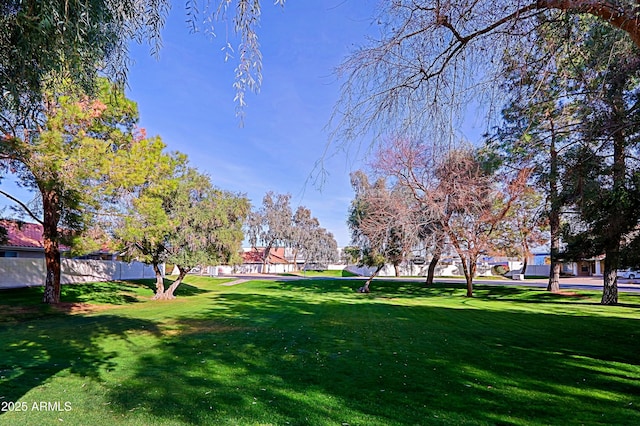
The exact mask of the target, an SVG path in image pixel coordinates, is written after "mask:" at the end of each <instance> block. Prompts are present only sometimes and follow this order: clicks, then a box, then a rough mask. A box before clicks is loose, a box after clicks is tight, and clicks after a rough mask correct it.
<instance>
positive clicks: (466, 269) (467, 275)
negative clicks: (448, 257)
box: [460, 256, 475, 297]
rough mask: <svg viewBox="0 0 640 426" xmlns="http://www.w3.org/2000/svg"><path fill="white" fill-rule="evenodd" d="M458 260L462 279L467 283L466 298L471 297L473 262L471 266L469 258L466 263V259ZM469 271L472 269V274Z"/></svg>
mask: <svg viewBox="0 0 640 426" xmlns="http://www.w3.org/2000/svg"><path fill="white" fill-rule="evenodd" d="M460 260H462V270H463V271H464V277H465V279H466V282H467V297H473V273H475V262H473V265H472V262H471V257H469V261H468V263H467V259H465V258H464V257H462V256H460ZM470 266H471V268H470ZM471 269H473V272H472V271H471Z"/></svg>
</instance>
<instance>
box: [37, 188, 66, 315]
mask: <svg viewBox="0 0 640 426" xmlns="http://www.w3.org/2000/svg"><path fill="white" fill-rule="evenodd" d="M41 193H42V210H43V217H44V220H43V222H42V242H43V245H44V259H45V265H46V271H47V274H46V278H45V282H44V296H43V298H42V301H43V302H44V303H49V304H53V303H60V276H61V272H60V268H61V262H60V246H59V243H58V241H59V234H58V222H59V221H60V202H59V197H58V194H57V193H55V192H54V191H49V192H46V191H42V190H41Z"/></svg>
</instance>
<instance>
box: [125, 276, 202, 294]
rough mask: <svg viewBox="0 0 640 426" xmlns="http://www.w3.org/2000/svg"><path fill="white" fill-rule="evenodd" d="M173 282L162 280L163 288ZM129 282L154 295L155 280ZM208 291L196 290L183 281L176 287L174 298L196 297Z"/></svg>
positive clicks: (166, 279) (167, 279)
mask: <svg viewBox="0 0 640 426" xmlns="http://www.w3.org/2000/svg"><path fill="white" fill-rule="evenodd" d="M174 281H175V280H172V279H169V278H165V279H164V287H165V289H166V288H168V287H169V286H170V285H171V284H173V283H174ZM129 282H131V283H136V284H140V285H143V286H144V287H146V288H148V289H149V290H151V291H152V293H155V291H156V280H155V279H142V280H130V281H129ZM208 291H209V290H203V289H201V288H198V287H196V286H193V285H190V284H187V283H185V282H184V281H183V282H182V283H181V284H180V285H179V286H178V289H177V290H176V292H175V296H176V297H182V296H184V297H189V296H196V295H198V294H202V293H207V292H208Z"/></svg>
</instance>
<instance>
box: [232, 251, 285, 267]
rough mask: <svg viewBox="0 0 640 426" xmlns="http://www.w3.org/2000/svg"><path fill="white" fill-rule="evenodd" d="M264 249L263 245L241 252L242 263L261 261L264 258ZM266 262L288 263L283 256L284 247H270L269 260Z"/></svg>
mask: <svg viewBox="0 0 640 426" xmlns="http://www.w3.org/2000/svg"><path fill="white" fill-rule="evenodd" d="M264 251H265V249H264V248H263V247H260V248H257V249H256V248H254V249H251V250H250V251H245V252H242V263H262V261H263V259H264ZM267 263H271V264H274V263H284V264H288V263H289V262H288V261H287V260H286V259H285V258H284V248H283V247H279V248H275V249H271V250H270V251H269V261H268V262H267Z"/></svg>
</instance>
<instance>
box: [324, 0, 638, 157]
mask: <svg viewBox="0 0 640 426" xmlns="http://www.w3.org/2000/svg"><path fill="white" fill-rule="evenodd" d="M379 8H380V9H379V11H378V13H377V16H376V18H377V22H378V23H379V25H380V27H381V36H380V37H379V38H377V39H372V40H371V41H370V43H369V44H368V45H366V46H364V47H362V48H360V49H358V50H356V51H355V52H354V53H353V54H351V55H350V57H349V58H348V59H347V60H346V61H345V62H344V63H343V64H342V66H341V67H340V68H339V74H340V75H342V76H345V79H346V81H345V83H344V86H343V89H342V97H341V100H340V101H339V102H338V104H337V106H336V109H335V114H334V117H333V119H332V127H333V129H334V132H335V134H336V136H341V137H342V138H343V139H344V140H351V139H353V138H355V137H358V136H362V135H367V134H369V133H370V132H374V133H378V134H380V133H383V134H385V133H386V134H392V135H393V134H404V135H407V136H414V137H425V136H427V135H428V136H429V138H430V140H431V141H432V142H434V143H435V142H442V143H447V144H448V143H451V141H452V140H454V139H455V138H454V136H455V129H456V128H457V127H458V125H459V124H460V122H459V120H460V117H461V116H463V115H464V113H465V112H466V111H465V110H466V108H467V106H468V105H469V104H471V105H474V104H477V103H478V102H481V103H485V104H486V103H490V102H491V101H492V100H494V99H495V98H496V97H497V96H499V87H501V85H500V84H499V83H500V80H501V79H502V77H501V76H502V74H503V71H504V68H503V65H502V64H503V61H502V57H503V55H504V54H505V52H509V51H512V50H514V49H516V50H520V51H527V48H528V47H529V46H530V45H531V44H532V42H534V41H535V39H536V37H537V34H536V31H535V29H537V28H540V27H557V26H562V25H563V24H564V23H565V22H566V20H565V17H567V16H579V15H591V16H593V17H595V18H596V19H598V20H600V21H601V22H603V23H607V24H608V25H610V26H612V27H615V28H619V29H621V30H622V31H624V32H625V33H626V34H627V36H628V38H629V39H630V40H632V41H633V42H634V43H635V44H636V45H638V44H639V43H640V9H638V7H637V2H635V1H631V0H623V1H616V2H609V1H604V0H598V1H592V0H575V1H574V0H535V1H534V0H530V1H516V2H508V1H498V2H496V1H488V0H482V1H450V0H447V1H426V0H420V1H415V0H398V1H393V2H382V3H380V6H379ZM488 110H489V113H490V114H491V113H492V112H493V109H492V108H491V106H489V108H488Z"/></svg>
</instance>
